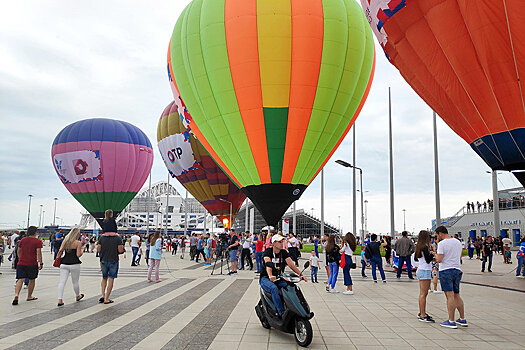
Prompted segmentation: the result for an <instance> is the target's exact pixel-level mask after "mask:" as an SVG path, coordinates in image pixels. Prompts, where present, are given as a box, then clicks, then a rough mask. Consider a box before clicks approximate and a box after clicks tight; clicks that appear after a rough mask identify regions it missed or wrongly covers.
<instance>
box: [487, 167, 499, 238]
mask: <svg viewBox="0 0 525 350" xmlns="http://www.w3.org/2000/svg"><path fill="white" fill-rule="evenodd" d="M487 173H490V171H487ZM492 202H493V203H492V211H493V214H494V237H498V236H499V235H500V219H499V193H498V173H497V172H496V170H492Z"/></svg>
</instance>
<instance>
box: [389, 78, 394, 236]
mask: <svg viewBox="0 0 525 350" xmlns="http://www.w3.org/2000/svg"><path fill="white" fill-rule="evenodd" d="M388 150H389V155H390V233H391V235H392V238H394V236H395V225H394V152H393V149H392V100H391V97H390V87H389V88H388Z"/></svg>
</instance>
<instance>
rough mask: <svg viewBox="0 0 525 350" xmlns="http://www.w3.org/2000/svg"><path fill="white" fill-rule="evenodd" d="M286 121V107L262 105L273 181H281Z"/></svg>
mask: <svg viewBox="0 0 525 350" xmlns="http://www.w3.org/2000/svg"><path fill="white" fill-rule="evenodd" d="M287 121H288V108H269V107H264V124H265V125H266V143H267V144H268V161H269V162H270V174H271V176H272V182H273V183H278V182H281V175H282V172H283V159H284V145H285V143H286V125H287Z"/></svg>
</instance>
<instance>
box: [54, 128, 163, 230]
mask: <svg viewBox="0 0 525 350" xmlns="http://www.w3.org/2000/svg"><path fill="white" fill-rule="evenodd" d="M51 156H52V160H53V165H54V167H55V171H56V172H57V175H58V177H59V178H60V180H61V181H62V183H63V184H64V185H65V186H66V188H67V189H68V191H69V192H71V194H72V195H73V197H75V199H76V200H77V201H79V202H80V204H81V205H82V206H83V207H84V208H85V209H86V210H87V211H88V212H89V213H91V215H93V217H94V218H95V219H96V220H97V221H98V222H99V224H101V222H102V220H103V219H104V212H105V211H106V210H107V209H112V210H113V213H114V216H115V217H116V216H117V215H118V214H119V213H120V212H121V211H122V210H123V209H124V208H125V207H126V205H128V203H129V202H130V201H131V200H132V199H133V197H135V195H136V194H137V192H138V191H139V190H140V189H141V187H142V185H143V184H144V182H145V181H146V179H147V177H148V175H149V173H150V170H151V166H152V164H153V150H152V148H151V143H150V141H149V140H148V137H147V136H146V134H144V133H143V132H142V130H140V129H139V128H137V127H135V126H133V125H131V124H129V123H127V122H123V121H120V120H112V119H103V118H94V119H86V120H81V121H78V122H76V123H73V124H70V125H68V126H66V127H65V128H64V129H62V131H60V133H59V134H58V135H57V136H56V138H55V140H54V141H53V147H52V150H51Z"/></svg>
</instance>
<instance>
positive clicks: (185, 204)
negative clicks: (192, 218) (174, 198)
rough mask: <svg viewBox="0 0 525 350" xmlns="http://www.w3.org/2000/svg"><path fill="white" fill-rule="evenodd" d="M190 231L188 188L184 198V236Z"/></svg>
mask: <svg viewBox="0 0 525 350" xmlns="http://www.w3.org/2000/svg"><path fill="white" fill-rule="evenodd" d="M187 233H188V190H186V199H185V200H184V236H186V234H187Z"/></svg>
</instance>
